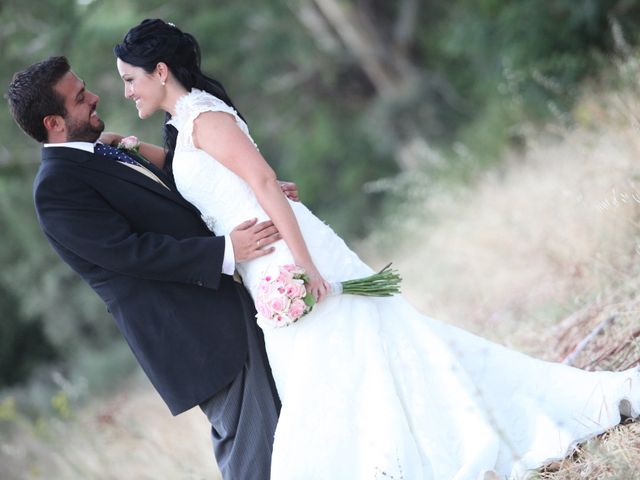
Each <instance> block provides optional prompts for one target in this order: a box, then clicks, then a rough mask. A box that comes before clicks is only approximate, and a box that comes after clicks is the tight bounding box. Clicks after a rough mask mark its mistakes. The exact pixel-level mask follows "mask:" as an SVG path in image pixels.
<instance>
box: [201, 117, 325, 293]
mask: <svg viewBox="0 0 640 480" xmlns="http://www.w3.org/2000/svg"><path fill="white" fill-rule="evenodd" d="M193 143H194V145H195V146H196V147H197V148H200V149H202V150H204V151H205V152H207V153H208V154H209V155H211V156H212V157H214V158H215V159H216V160H218V161H219V162H220V163H222V164H223V165H224V166H225V167H227V168H228V169H229V170H231V171H232V172H234V173H235V174H236V175H238V176H239V177H241V178H242V179H244V180H245V181H246V182H247V183H248V184H249V185H250V186H251V189H252V190H253V191H254V193H255V194H256V198H257V199H258V202H260V205H261V206H262V208H263V209H264V211H265V212H266V213H267V215H269V218H271V221H272V222H273V223H274V224H275V226H276V227H277V228H278V231H279V232H280V235H282V238H283V239H284V241H285V242H286V243H287V246H288V247H289V249H290V250H291V253H292V254H293V258H294V260H295V262H296V264H298V265H300V266H301V267H303V268H304V269H305V270H306V271H307V273H308V274H309V277H310V278H311V282H310V289H311V292H312V293H313V295H314V296H315V297H316V298H317V299H318V300H321V299H322V298H323V297H324V296H325V295H326V293H327V291H328V284H327V282H326V281H325V280H324V279H323V278H322V276H321V275H320V273H319V272H318V269H317V268H316V266H315V265H314V263H313V261H312V260H311V255H309V250H308V249H307V245H306V243H305V241H304V239H303V237H302V233H301V232H300V226H299V225H298V221H297V220H296V217H295V215H294V214H293V210H292V209H291V206H290V205H289V202H287V200H286V198H285V196H284V194H283V192H282V189H281V186H280V184H279V183H278V180H277V179H276V174H275V172H274V171H273V169H272V168H271V167H270V166H269V164H268V163H267V161H266V160H265V159H264V157H263V156H262V155H261V154H260V152H259V151H258V150H257V149H256V147H255V146H254V145H253V143H251V141H250V140H249V138H248V137H247V136H246V135H245V134H244V132H243V131H242V130H240V127H238V125H237V124H236V121H235V119H234V118H233V116H232V115H231V114H228V113H224V112H205V113H202V114H201V115H199V116H198V118H196V120H195V121H194V125H193Z"/></svg>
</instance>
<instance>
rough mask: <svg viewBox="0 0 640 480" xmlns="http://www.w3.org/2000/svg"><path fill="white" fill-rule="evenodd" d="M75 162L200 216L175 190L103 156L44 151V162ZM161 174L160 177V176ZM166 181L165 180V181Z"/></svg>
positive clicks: (64, 149)
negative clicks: (147, 191) (145, 190)
mask: <svg viewBox="0 0 640 480" xmlns="http://www.w3.org/2000/svg"><path fill="white" fill-rule="evenodd" d="M59 160H61V161H69V160H71V161H73V162H74V163H76V164H77V165H78V167H81V168H89V169H92V170H95V171H99V172H102V173H105V174H107V175H112V176H114V177H118V178H120V179H122V180H125V181H127V182H130V183H134V184H136V185H138V186H140V187H142V188H146V189H147V190H151V191H153V192H155V193H157V194H159V195H162V196H163V197H165V198H167V199H169V200H172V201H174V202H176V203H179V204H181V205H182V206H184V207H185V208H188V209H189V210H191V211H193V212H195V213H196V214H197V215H198V216H200V212H199V210H198V209H197V208H196V207H194V206H193V205H191V204H190V203H189V202H187V201H186V200H185V199H184V198H182V196H181V195H180V194H179V193H178V192H177V191H175V190H169V189H167V188H165V187H164V186H162V185H161V184H159V183H158V182H156V181H155V180H152V179H151V178H149V177H147V176H146V175H143V174H142V173H140V172H136V171H135V170H133V169H132V168H129V167H127V166H126V165H121V164H119V163H118V162H117V161H116V160H112V159H110V158H106V157H104V156H102V155H95V154H93V153H90V152H86V151H84V150H78V149H76V148H68V147H47V148H43V149H42V161H43V163H48V162H52V161H59ZM150 170H151V171H153V173H154V174H156V175H157V176H158V177H160V178H162V177H163V176H164V175H165V174H164V172H161V171H160V170H159V169H157V168H155V167H154V168H153V169H150ZM158 174H159V175H158ZM163 180H164V179H163ZM165 183H166V184H167V186H172V182H165Z"/></svg>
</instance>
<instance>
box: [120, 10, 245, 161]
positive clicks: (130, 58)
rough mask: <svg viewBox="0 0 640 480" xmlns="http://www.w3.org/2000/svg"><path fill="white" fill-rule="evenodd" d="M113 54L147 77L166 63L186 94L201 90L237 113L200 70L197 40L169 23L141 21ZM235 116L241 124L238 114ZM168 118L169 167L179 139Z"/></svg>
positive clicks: (220, 89)
mask: <svg viewBox="0 0 640 480" xmlns="http://www.w3.org/2000/svg"><path fill="white" fill-rule="evenodd" d="M113 52H114V53H115V55H116V57H118V58H119V59H120V60H122V61H124V62H127V63H128V64H130V65H134V66H136V67H141V68H142V69H144V70H145V71H146V72H147V73H151V72H153V71H154V70H155V68H156V66H157V65H158V63H160V62H163V63H166V64H167V66H168V67H169V70H171V73H173V75H174V76H175V77H176V79H177V80H178V81H179V82H180V83H181V84H182V86H183V87H184V88H186V89H187V91H191V89H193V88H197V89H200V90H204V91H205V92H209V93H210V94H212V95H214V96H216V97H218V98H219V99H220V100H222V101H224V102H225V103H226V104H227V105H229V106H230V107H232V108H234V109H235V110H236V111H237V108H236V107H235V105H234V104H233V103H232V102H231V99H230V98H229V95H227V92H226V91H225V89H224V87H223V86H222V84H221V83H220V82H219V81H217V80H215V79H214V78H211V77H209V76H207V75H205V74H204V73H202V71H201V70H200V46H199V45H198V42H197V41H196V39H195V38H194V37H193V35H191V34H189V33H186V32H183V31H182V30H180V29H179V28H177V27H176V26H175V25H173V24H171V23H167V22H165V21H164V20H160V19H157V18H156V19H146V20H143V21H142V22H141V23H140V24H139V25H136V26H135V27H133V28H131V30H129V31H128V32H127V34H126V35H125V37H124V40H123V41H122V43H119V44H118V45H116V46H115V47H114V49H113ZM238 115H240V117H241V118H242V119H243V120H244V117H243V116H242V114H240V112H238ZM170 118H171V115H170V114H169V113H167V114H165V125H164V132H163V133H164V141H165V147H166V148H167V150H168V151H169V158H167V161H168V163H169V165H170V163H171V160H172V157H173V151H174V150H175V148H176V138H177V136H178V132H177V130H176V129H175V128H174V127H173V126H171V125H167V124H166V120H169V119H170Z"/></svg>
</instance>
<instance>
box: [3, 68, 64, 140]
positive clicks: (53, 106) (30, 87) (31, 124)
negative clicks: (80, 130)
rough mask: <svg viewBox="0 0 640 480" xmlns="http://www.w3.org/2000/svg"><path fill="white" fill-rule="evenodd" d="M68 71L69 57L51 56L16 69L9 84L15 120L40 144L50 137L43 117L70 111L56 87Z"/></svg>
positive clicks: (9, 96)
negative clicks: (18, 70) (19, 70)
mask: <svg viewBox="0 0 640 480" xmlns="http://www.w3.org/2000/svg"><path fill="white" fill-rule="evenodd" d="M69 70H71V66H70V65H69V61H68V60H67V58H66V57H49V58H47V59H46V60H42V61H41V62H38V63H34V64H33V65H31V66H29V67H27V68H26V69H24V70H22V71H21V72H17V73H16V74H15V75H14V76H13V80H12V81H11V83H10V84H9V89H8V90H7V95H6V98H7V100H8V102H9V110H11V115H12V116H13V119H14V120H15V121H16V123H17V124H18V125H20V128H22V130H24V132H25V133H26V134H28V135H29V136H31V137H33V138H34V139H36V141H38V142H40V143H43V142H46V141H47V138H48V134H47V129H46V128H45V127H44V123H43V122H42V120H43V119H44V117H46V116H47V115H62V116H64V115H65V114H66V113H67V111H66V109H65V107H64V98H62V96H61V95H59V94H58V93H57V92H56V91H55V90H54V89H53V87H54V86H55V85H56V83H58V81H59V80H60V79H61V78H62V77H63V76H64V75H65V74H66V73H67V72H68V71H69Z"/></svg>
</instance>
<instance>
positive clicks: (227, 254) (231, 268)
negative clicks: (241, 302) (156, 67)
mask: <svg viewBox="0 0 640 480" xmlns="http://www.w3.org/2000/svg"><path fill="white" fill-rule="evenodd" d="M94 145H95V144H93V143H91V142H61V143H45V144H44V145H43V146H44V147H45V148H48V147H67V148H75V149H76V150H83V151H85V152H89V153H94V152H93V147H94ZM116 161H117V160H116ZM118 163H120V164H121V165H126V166H127V167H133V166H134V165H129V164H128V163H124V162H118ZM133 170H135V171H137V172H138V171H139V170H138V169H137V168H134V169H133ZM163 185H164V184H163ZM235 269H236V259H235V255H234V253H233V243H232V242H231V237H230V236H229V235H225V236H224V257H223V259H222V273H224V274H225V275H233V273H234V272H235Z"/></svg>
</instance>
